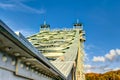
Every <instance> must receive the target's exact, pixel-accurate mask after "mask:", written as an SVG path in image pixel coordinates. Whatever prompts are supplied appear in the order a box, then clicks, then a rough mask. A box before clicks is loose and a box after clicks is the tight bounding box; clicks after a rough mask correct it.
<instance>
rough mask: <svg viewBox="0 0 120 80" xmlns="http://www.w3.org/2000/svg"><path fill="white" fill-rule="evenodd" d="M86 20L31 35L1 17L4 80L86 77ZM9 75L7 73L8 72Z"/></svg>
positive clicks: (0, 65) (74, 79)
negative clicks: (14, 30) (15, 29)
mask: <svg viewBox="0 0 120 80" xmlns="http://www.w3.org/2000/svg"><path fill="white" fill-rule="evenodd" d="M84 35H85V31H84V30H83V24H82V23H79V22H78V21H77V23H75V24H74V26H73V28H72V29H62V30H51V29H50V25H49V24H46V22H44V24H43V25H41V26H40V32H38V33H36V34H33V35H31V36H29V37H27V39H26V38H25V37H24V36H23V35H22V34H21V33H14V32H13V31H12V30H11V29H10V28H9V27H8V26H7V25H6V24H4V23H3V22H2V21H0V59H1V61H0V74H1V75H0V78H1V79H2V80H6V79H7V80H85V76H84V67H83V65H84V45H83V43H84V41H85V37H84ZM5 74H7V76H8V77H6V75H5Z"/></svg>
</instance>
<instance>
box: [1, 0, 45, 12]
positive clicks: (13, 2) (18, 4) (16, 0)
mask: <svg viewBox="0 0 120 80" xmlns="http://www.w3.org/2000/svg"><path fill="white" fill-rule="evenodd" d="M24 1H28V0H8V1H6V2H0V8H2V9H7V10H14V11H22V12H30V13H37V14H44V13H45V12H46V11H45V9H43V8H40V9H35V8H33V7H30V6H28V5H25V4H23V2H24Z"/></svg>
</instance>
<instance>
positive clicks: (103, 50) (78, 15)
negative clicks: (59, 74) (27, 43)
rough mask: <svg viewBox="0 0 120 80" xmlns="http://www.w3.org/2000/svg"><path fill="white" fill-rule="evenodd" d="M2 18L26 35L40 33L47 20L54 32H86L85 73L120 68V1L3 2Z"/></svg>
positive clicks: (15, 29) (13, 0)
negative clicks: (80, 28) (77, 29)
mask: <svg viewBox="0 0 120 80" xmlns="http://www.w3.org/2000/svg"><path fill="white" fill-rule="evenodd" d="M0 19H1V20H3V21H4V22H5V23H6V24H7V25H8V26H9V27H10V28H11V29H12V30H14V31H20V32H21V33H22V34H23V35H24V36H29V35H31V34H34V33H37V32H39V27H40V24H42V23H43V21H44V20H46V21H47V23H49V24H50V25H51V28H52V29H61V28H72V27H73V23H75V22H76V19H79V21H80V22H82V23H83V24H84V30H85V31H86V39H87V40H86V42H85V52H86V54H85V55H86V59H85V68H86V72H106V71H109V70H116V69H119V68H120V65H119V64H120V43H119V41H120V38H119V34H120V22H119V21H120V0H0Z"/></svg>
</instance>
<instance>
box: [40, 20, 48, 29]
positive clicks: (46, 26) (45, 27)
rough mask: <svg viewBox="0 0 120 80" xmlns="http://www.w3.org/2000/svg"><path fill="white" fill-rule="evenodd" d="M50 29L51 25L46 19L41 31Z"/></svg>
mask: <svg viewBox="0 0 120 80" xmlns="http://www.w3.org/2000/svg"><path fill="white" fill-rule="evenodd" d="M49 30H50V25H49V24H47V23H46V21H44V23H43V24H42V25H41V26H40V31H49Z"/></svg>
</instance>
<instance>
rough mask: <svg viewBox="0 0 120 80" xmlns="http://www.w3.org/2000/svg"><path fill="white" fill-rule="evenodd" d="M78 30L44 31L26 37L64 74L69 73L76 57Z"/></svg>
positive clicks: (66, 75)
mask: <svg viewBox="0 0 120 80" xmlns="http://www.w3.org/2000/svg"><path fill="white" fill-rule="evenodd" d="M79 36H80V35H79V30H76V29H72V30H58V31H44V32H39V33H37V34H35V35H32V36H30V37H28V40H29V41H30V42H31V43H32V44H33V45H34V46H35V47H36V48H37V49H38V50H39V51H40V52H42V53H43V55H44V56H45V57H47V58H56V60H55V61H51V63H52V64H53V65H54V66H55V67H56V68H57V69H58V70H60V72H61V73H62V74H63V75H64V76H65V77H68V75H69V74H70V72H71V70H72V68H73V63H74V61H75V59H76V57H77V51H78V46H79V45H78V42H79Z"/></svg>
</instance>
